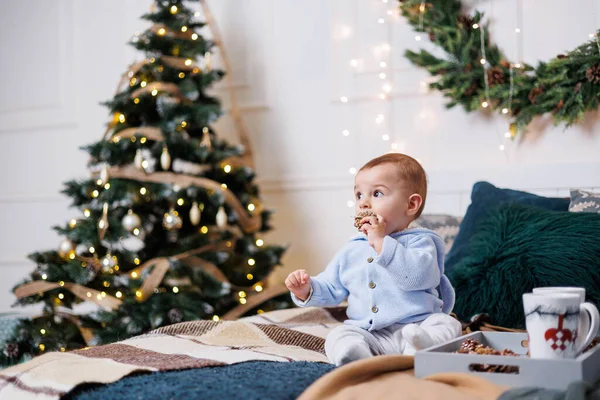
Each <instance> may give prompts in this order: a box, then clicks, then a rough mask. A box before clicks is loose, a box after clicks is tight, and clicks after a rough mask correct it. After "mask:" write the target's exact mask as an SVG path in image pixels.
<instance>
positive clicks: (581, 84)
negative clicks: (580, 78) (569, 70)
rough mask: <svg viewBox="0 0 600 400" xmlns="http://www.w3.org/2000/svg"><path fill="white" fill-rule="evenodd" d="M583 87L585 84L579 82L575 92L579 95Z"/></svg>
mask: <svg viewBox="0 0 600 400" xmlns="http://www.w3.org/2000/svg"><path fill="white" fill-rule="evenodd" d="M581 86H583V83H581V82H577V85H575V89H573V92H574V93H579V91H580V90H581Z"/></svg>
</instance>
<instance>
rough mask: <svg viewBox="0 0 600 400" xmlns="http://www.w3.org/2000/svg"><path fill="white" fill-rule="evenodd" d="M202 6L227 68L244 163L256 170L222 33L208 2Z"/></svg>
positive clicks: (227, 79) (233, 114)
mask: <svg viewBox="0 0 600 400" xmlns="http://www.w3.org/2000/svg"><path fill="white" fill-rule="evenodd" d="M200 4H201V5H202V10H203V11H204V16H205V17H206V22H207V23H208V26H209V27H210V30H211V31H212V33H213V35H214V41H215V43H216V44H217V45H218V46H219V49H220V50H221V51H220V53H221V60H223V66H224V67H225V80H226V81H227V84H228V86H229V87H228V89H229V96H230V98H231V117H232V118H233V122H234V124H235V126H236V127H237V132H238V136H239V139H240V143H241V144H242V145H243V146H244V148H245V153H244V161H245V163H246V165H248V166H249V167H250V168H252V169H254V156H253V153H252V146H250V139H249V134H248V127H247V126H246V122H245V121H244V119H243V118H242V115H241V113H240V109H239V107H238V102H237V95H236V94H235V89H234V87H233V80H232V69H231V63H230V62H229V57H228V56H227V52H226V51H225V46H223V39H222V38H221V32H220V31H219V28H218V27H217V23H216V22H215V19H214V18H213V15H212V13H211V11H210V8H209V7H208V4H207V3H206V0H200Z"/></svg>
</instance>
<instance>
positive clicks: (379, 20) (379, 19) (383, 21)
mask: <svg viewBox="0 0 600 400" xmlns="http://www.w3.org/2000/svg"><path fill="white" fill-rule="evenodd" d="M377 22H379V23H380V24H385V19H383V18H378V19H377Z"/></svg>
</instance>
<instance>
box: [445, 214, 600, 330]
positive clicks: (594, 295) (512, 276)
mask: <svg viewBox="0 0 600 400" xmlns="http://www.w3.org/2000/svg"><path fill="white" fill-rule="evenodd" d="M467 254H468V255H467V256H466V257H465V258H463V259H462V260H461V261H460V262H459V263H458V264H456V266H455V267H454V269H453V270H452V271H450V273H449V274H448V277H449V278H450V281H451V282H452V284H453V285H454V289H455V290H456V304H455V306H454V312H455V313H456V314H457V315H458V317H459V318H460V319H461V320H463V321H466V320H469V318H471V316H473V315H475V314H478V313H488V314H489V315H490V317H491V319H492V321H493V323H494V324H496V325H501V326H505V327H510V328H524V325H525V324H524V316H523V302H522V297H521V296H522V294H523V293H526V292H530V291H531V290H532V289H533V288H534V287H538V286H583V287H585V288H586V291H587V300H588V301H591V302H593V303H595V304H596V305H600V214H590V213H569V212H561V211H548V210H543V209H539V208H532V207H526V206H521V205H506V206H501V207H499V208H498V209H496V211H495V212H494V213H492V214H490V215H489V216H488V217H487V218H486V219H485V220H484V221H482V223H481V224H480V225H478V228H477V230H476V232H475V234H474V235H473V236H472V239H471V241H470V243H469V247H468V249H467Z"/></svg>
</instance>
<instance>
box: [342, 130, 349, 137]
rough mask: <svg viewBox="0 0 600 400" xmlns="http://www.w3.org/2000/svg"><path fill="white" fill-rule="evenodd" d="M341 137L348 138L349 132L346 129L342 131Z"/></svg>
mask: <svg viewBox="0 0 600 400" xmlns="http://www.w3.org/2000/svg"><path fill="white" fill-rule="evenodd" d="M342 135H344V136H346V137H347V136H350V131H349V130H348V129H344V130H343V131H342Z"/></svg>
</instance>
